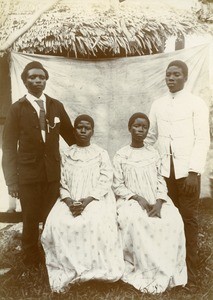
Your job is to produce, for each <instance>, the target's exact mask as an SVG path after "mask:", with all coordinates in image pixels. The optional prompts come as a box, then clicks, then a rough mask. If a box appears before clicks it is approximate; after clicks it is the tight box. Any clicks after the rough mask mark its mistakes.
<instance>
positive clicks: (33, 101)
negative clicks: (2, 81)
mask: <svg viewBox="0 0 213 300" xmlns="http://www.w3.org/2000/svg"><path fill="white" fill-rule="evenodd" d="M26 98H27V100H28V101H29V102H30V104H31V105H32V106H33V107H34V109H35V110H36V112H37V115H38V118H39V114H40V107H39V105H38V103H36V101H37V100H43V103H44V110H45V113H46V112H47V107H46V97H45V95H44V94H43V93H42V94H41V96H40V97H39V98H37V97H35V96H34V95H32V94H30V93H28V94H27V95H26ZM41 135H42V139H43V141H44V142H45V140H46V134H45V131H44V130H41Z"/></svg>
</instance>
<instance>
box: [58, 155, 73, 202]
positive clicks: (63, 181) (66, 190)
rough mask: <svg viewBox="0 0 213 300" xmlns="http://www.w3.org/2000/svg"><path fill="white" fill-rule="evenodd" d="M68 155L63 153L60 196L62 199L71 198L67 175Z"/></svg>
mask: <svg viewBox="0 0 213 300" xmlns="http://www.w3.org/2000/svg"><path fill="white" fill-rule="evenodd" d="M65 166H66V156H65V155H64V154H61V181H60V196H61V199H64V198H68V197H69V198H71V195H70V190H69V186H68V184H67V175H66V168H65Z"/></svg>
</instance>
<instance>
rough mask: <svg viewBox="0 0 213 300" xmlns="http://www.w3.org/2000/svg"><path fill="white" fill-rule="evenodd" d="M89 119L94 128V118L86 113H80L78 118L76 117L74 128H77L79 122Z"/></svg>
mask: <svg viewBox="0 0 213 300" xmlns="http://www.w3.org/2000/svg"><path fill="white" fill-rule="evenodd" d="M82 120H83V121H87V122H89V123H90V124H91V127H92V129H94V126H95V124H94V120H93V118H92V117H90V116H89V115H86V114H83V115H79V116H78V117H77V118H76V119H75V122H74V128H76V127H77V126H78V124H79V123H80V122H81V121H82Z"/></svg>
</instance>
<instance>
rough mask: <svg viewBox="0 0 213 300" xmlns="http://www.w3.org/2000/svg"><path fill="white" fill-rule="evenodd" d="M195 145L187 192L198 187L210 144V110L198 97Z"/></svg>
mask: <svg viewBox="0 0 213 300" xmlns="http://www.w3.org/2000/svg"><path fill="white" fill-rule="evenodd" d="M193 128H194V147H193V150H192V154H191V158H190V163H189V175H188V177H187V178H186V180H185V186H184V187H185V192H186V193H189V194H190V193H194V192H196V191H197V189H198V178H197V176H198V174H201V173H203V171H204V167H205V162H206V156H207V152H208V149H209V144H210V134H209V111H208V108H207V106H206V104H205V103H204V101H203V100H201V99H198V101H197V102H196V104H195V107H194V115H193Z"/></svg>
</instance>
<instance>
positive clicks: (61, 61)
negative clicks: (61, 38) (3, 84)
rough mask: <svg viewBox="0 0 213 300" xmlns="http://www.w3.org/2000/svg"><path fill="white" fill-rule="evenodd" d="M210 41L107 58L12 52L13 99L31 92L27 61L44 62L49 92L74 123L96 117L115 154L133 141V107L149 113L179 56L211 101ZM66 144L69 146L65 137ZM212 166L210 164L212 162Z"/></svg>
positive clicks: (99, 134) (197, 90)
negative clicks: (26, 83) (85, 116)
mask: <svg viewBox="0 0 213 300" xmlns="http://www.w3.org/2000/svg"><path fill="white" fill-rule="evenodd" d="M210 48H211V47H210V44H203V45H201V46H196V47H193V48H189V49H184V50H179V51H175V52H171V53H164V54H156V55H148V56H140V57H138V56H137V57H126V58H115V59H104V60H85V59H84V60H83V59H70V58H64V57H55V56H48V55H34V54H32V55H31V54H21V53H14V52H13V53H12V54H11V68H10V69H11V80H12V101H13V102H15V101H16V100H18V98H20V97H22V96H23V95H24V94H26V88H25V86H24V84H23V83H22V80H21V77H20V75H21V72H22V70H23V68H24V66H25V65H26V64H27V63H29V62H31V61H33V60H37V61H40V62H41V63H42V64H43V66H44V67H45V68H46V69H47V70H48V72H49V76H50V78H49V80H48V81H47V86H46V89H45V93H47V94H48V95H49V96H51V97H53V98H56V99H58V100H60V101H61V102H62V103H63V104H64V106H65V108H66V110H67V112H68V114H69V116H70V118H71V120H72V122H73V121H74V119H75V117H76V116H77V115H78V114H82V113H88V114H89V115H91V116H92V117H93V118H94V120H95V135H94V138H93V141H94V142H95V143H97V144H99V145H100V146H102V147H104V148H105V149H107V150H108V151H109V154H110V157H111V158H112V156H113V155H114V153H115V151H116V150H118V149H119V148H120V147H121V146H124V145H125V144H128V143H129V140H130V136H129V133H128V129H127V123H128V119H129V117H130V116H131V114H133V113H134V112H137V111H141V112H145V113H147V114H148V113H149V110H150V106H151V103H152V102H153V101H154V100H155V99H156V98H158V97H160V96H161V95H162V94H163V93H165V92H166V91H167V87H166V85H165V80H164V77H165V70H166V67H167V65H168V63H169V62H170V61H172V60H174V59H181V60H184V61H185V62H186V63H187V65H188V67H189V78H188V81H187V84H186V88H187V89H189V90H190V91H192V92H193V93H194V94H196V95H199V96H201V97H202V98H203V99H204V100H205V101H206V103H207V105H210V101H211V89H210V86H211V84H210V76H209V74H210V70H211V68H213V66H209V62H210V59H209V57H210ZM61 145H62V147H63V146H64V144H63V142H62V144H61ZM208 165H209V164H208ZM209 172H210V169H209V168H208V169H207V170H206V172H205V174H204V176H203V183H202V191H203V192H202V195H203V196H209V193H210V190H209V184H208V181H209V180H208V173H209Z"/></svg>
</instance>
